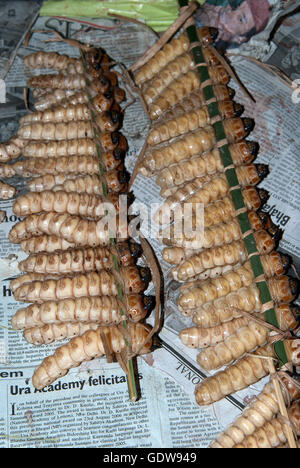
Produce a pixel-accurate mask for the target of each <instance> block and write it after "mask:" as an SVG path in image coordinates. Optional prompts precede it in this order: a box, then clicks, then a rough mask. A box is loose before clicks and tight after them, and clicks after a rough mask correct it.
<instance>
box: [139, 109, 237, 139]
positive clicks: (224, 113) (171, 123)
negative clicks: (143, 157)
mask: <svg viewBox="0 0 300 468" xmlns="http://www.w3.org/2000/svg"><path fill="white" fill-rule="evenodd" d="M184 102H185V101H184ZM186 106H187V104H185V108H184V107H183V106H179V105H178V106H175V107H174V109H173V113H174V114H175V115H176V114H177V116H175V117H174V118H169V119H165V121H164V122H163V123H158V124H157V125H154V126H153V127H152V128H151V129H150V131H149V133H148V136H147V143H148V145H150V146H154V145H158V144H160V143H162V142H163V141H167V140H170V139H171V138H176V137H177V136H180V135H183V134H185V133H188V132H191V131H193V130H196V129H197V128H200V127H206V126H207V125H209V124H210V123H211V119H210V116H209V112H208V107H207V106H201V105H200V106H199V107H197V100H194V101H192V102H191V104H190V107H192V109H191V110H190V109H188V111H187V112H186V110H185V109H186ZM218 107H219V111H220V114H221V117H222V118H223V119H229V118H233V117H239V116H240V115H241V113H242V108H241V106H239V105H237V104H236V103H234V102H233V101H220V102H219V103H218ZM178 114H179V115H178Z"/></svg>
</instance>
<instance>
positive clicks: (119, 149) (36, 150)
mask: <svg viewBox="0 0 300 468" xmlns="http://www.w3.org/2000/svg"><path fill="white" fill-rule="evenodd" d="M127 149H128V146H127V141H126V138H125V137H123V135H120V137H119V138H118V141H117V143H116V144H115V146H114V147H113V148H111V149H109V150H106V152H103V153H102V154H101V162H102V165H103V167H104V168H105V169H106V170H111V169H115V168H116V167H118V166H119V165H120V164H121V162H122V159H123V157H124V155H125V153H126V151H127ZM23 156H26V157H29V158H47V159H48V158H49V157H55V158H58V157H67V156H74V157H75V156H97V146H96V143H95V142H94V141H93V140H91V139H79V140H66V141H50V142H43V143H41V142H29V144H28V148H26V151H24V154H23ZM70 161H71V159H70Z"/></svg>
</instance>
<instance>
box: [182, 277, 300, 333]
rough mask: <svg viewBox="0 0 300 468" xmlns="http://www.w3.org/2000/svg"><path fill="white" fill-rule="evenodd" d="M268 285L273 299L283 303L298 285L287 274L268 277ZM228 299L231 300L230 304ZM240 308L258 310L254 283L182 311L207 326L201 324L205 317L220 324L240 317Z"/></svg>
mask: <svg viewBox="0 0 300 468" xmlns="http://www.w3.org/2000/svg"><path fill="white" fill-rule="evenodd" d="M268 286H269V289H270V293H271V295H272V297H273V299H274V300H276V302H277V303H281V304H283V303H290V302H291V301H292V300H293V299H294V298H295V296H296V292H297V286H298V285H297V283H296V282H295V281H294V280H292V279H291V278H289V277H287V276H279V277H275V278H270V279H269V280H268ZM230 301H232V304H231V303H230ZM240 310H241V311H246V312H250V313H252V312H260V310H261V303H260V300H259V290H258V288H257V287H256V286H255V284H254V283H252V284H251V285H250V286H248V287H243V288H241V289H238V290H237V291H233V292H230V293H229V294H228V295H227V296H223V297H220V298H217V299H214V300H213V301H211V302H204V303H202V305H201V304H199V305H197V306H196V307H195V308H194V309H182V313H183V314H184V315H188V316H192V317H193V322H194V323H195V324H196V325H199V326H201V327H203V328H207V326H206V325H203V323H205V321H206V320H207V318H208V322H209V323H211V322H213V321H214V323H215V324H216V325H220V324H221V323H224V322H228V321H229V320H232V319H234V318H238V317H241V316H242V313H240V312H239V311H240ZM208 315H210V317H208ZM209 326H210V325H209ZM213 326H215V325H213Z"/></svg>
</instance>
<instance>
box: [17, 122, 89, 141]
mask: <svg viewBox="0 0 300 468" xmlns="http://www.w3.org/2000/svg"><path fill="white" fill-rule="evenodd" d="M18 136H19V137H21V138H24V139H25V140H48V141H49V140H72V139H79V138H93V136H94V132H93V126H92V123H91V122H89V121H78V122H69V123H58V124H56V123H54V122H48V123H40V122H34V123H31V124H28V125H25V126H24V127H21V128H19V130H18Z"/></svg>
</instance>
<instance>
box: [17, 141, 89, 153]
mask: <svg viewBox="0 0 300 468" xmlns="http://www.w3.org/2000/svg"><path fill="white" fill-rule="evenodd" d="M75 155H78V156H97V149H96V145H95V142H94V141H93V140H92V139H89V138H83V139H74V140H62V141H49V142H46V141H43V142H40V141H37V142H36V141H29V142H28V145H27V146H26V148H25V149H24V151H23V156H24V157H26V158H49V157H55V158H57V157H59V156H75Z"/></svg>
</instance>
